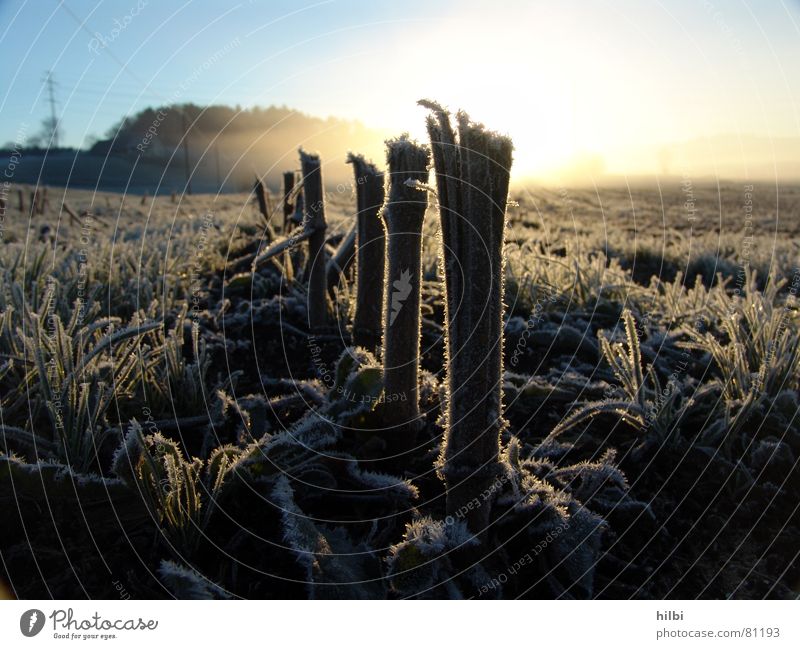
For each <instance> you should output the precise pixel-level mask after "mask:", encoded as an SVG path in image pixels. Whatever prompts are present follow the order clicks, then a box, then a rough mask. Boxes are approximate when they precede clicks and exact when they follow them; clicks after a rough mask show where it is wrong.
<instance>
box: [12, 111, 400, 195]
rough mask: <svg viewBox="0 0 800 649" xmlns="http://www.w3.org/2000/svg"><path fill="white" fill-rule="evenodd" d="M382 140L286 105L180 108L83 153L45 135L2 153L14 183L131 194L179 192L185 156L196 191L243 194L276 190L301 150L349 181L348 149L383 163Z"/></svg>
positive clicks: (146, 117) (135, 123) (328, 173)
mask: <svg viewBox="0 0 800 649" xmlns="http://www.w3.org/2000/svg"><path fill="white" fill-rule="evenodd" d="M184 135H186V136H187V137H186V147H185V149H184ZM386 135H387V134H385V133H382V132H380V131H378V130H375V129H369V128H367V127H365V126H364V125H363V124H361V123H359V122H355V121H348V120H343V119H337V118H332V117H329V118H327V119H324V118H319V117H312V116H310V115H306V114H303V113H300V112H298V111H295V110H292V109H290V108H287V107H285V106H281V107H276V106H270V107H268V108H261V107H254V108H248V109H242V108H240V107H238V106H236V107H231V106H208V107H203V106H197V105H195V104H180V105H169V106H155V107H150V108H146V109H144V110H142V111H140V112H138V113H136V114H135V115H131V116H127V117H124V118H123V119H121V120H120V121H119V122H117V123H116V124H115V125H114V126H112V127H111V128H110V129H108V131H107V132H106V133H105V135H104V137H103V138H102V139H100V140H98V141H96V142H95V143H94V144H93V145H92V146H91V147H90V149H89V150H88V151H78V150H75V149H71V148H59V149H49V150H48V149H47V148H46V146H43V142H46V141H48V140H49V137H43V136H41V135H38V136H36V137H34V138H30V139H29V141H28V142H26V143H25V145H24V146H22V147H20V146H19V145H14V144H13V143H8V144H6V145H4V146H3V149H4V150H3V151H0V155H2V156H3V157H9V156H12V155H13V156H15V158H18V160H17V166H16V175H15V181H16V182H22V183H40V182H41V183H45V184H53V185H69V186H72V187H87V188H95V187H96V188H98V189H105V190H110V191H121V190H126V191H130V192H134V193H142V192H149V193H153V192H159V193H165V192H170V191H173V190H178V191H180V190H181V189H182V188H183V186H184V185H185V178H186V166H185V160H186V158H187V157H188V168H189V173H190V175H191V186H192V188H193V190H194V191H201V192H217V191H222V192H231V191H243V190H249V188H250V187H251V186H252V183H253V179H254V177H255V176H259V177H262V178H264V179H265V180H266V181H267V183H268V184H269V185H270V186H271V187H273V188H276V189H277V188H278V187H279V186H280V178H281V173H282V172H283V171H286V170H289V169H295V168H296V167H297V164H298V162H297V160H298V158H297V149H298V147H299V146H302V147H303V148H304V149H306V150H309V151H317V152H319V153H320V155H321V156H322V160H323V175H324V179H325V182H326V183H328V184H331V183H340V182H346V181H349V180H350V178H351V177H352V170H351V169H350V168H349V166H348V165H347V164H346V156H347V153H348V151H354V152H357V153H361V154H364V155H365V156H367V157H368V158H373V159H374V160H375V161H376V162H378V163H379V164H382V163H383V156H384V153H383V151H384V144H383V143H384V139H385V138H386ZM20 154H21V155H20ZM187 154H188V155H187Z"/></svg>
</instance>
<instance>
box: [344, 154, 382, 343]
mask: <svg viewBox="0 0 800 649" xmlns="http://www.w3.org/2000/svg"><path fill="white" fill-rule="evenodd" d="M347 161H348V162H349V163H351V164H352V165H353V172H354V174H355V182H356V207H357V210H358V215H357V217H356V218H357V222H356V313H355V316H354V317H353V342H354V343H355V344H356V345H359V346H361V347H366V348H367V349H369V350H370V351H373V352H374V351H375V350H376V348H377V347H378V344H379V343H380V340H381V333H382V330H383V325H382V322H383V317H382V315H383V280H384V278H383V274H384V268H385V264H384V255H385V246H386V241H385V234H386V231H385V229H384V225H383V222H382V221H381V218H380V216H379V215H378V213H379V212H380V209H381V207H382V206H383V199H384V191H383V180H384V178H383V173H382V172H380V171H378V169H377V168H376V167H375V165H374V164H372V163H369V162H367V161H366V160H365V159H364V157H363V156H360V155H353V154H352V153H351V154H350V155H349V156H348V157H347Z"/></svg>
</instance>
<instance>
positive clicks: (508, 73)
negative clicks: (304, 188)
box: [0, 0, 800, 174]
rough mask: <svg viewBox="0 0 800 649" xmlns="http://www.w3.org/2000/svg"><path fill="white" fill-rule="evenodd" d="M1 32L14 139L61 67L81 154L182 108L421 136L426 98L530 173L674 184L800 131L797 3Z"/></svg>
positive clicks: (238, 6) (296, 5)
mask: <svg viewBox="0 0 800 649" xmlns="http://www.w3.org/2000/svg"><path fill="white" fill-rule="evenodd" d="M120 25H121V26H122V27H121V28H120ZM0 41H2V52H3V53H4V54H3V64H2V66H0V142H6V141H9V140H11V141H13V140H15V139H16V137H17V134H18V133H19V132H20V129H22V130H23V131H24V130H25V129H27V132H28V133H30V132H33V131H36V130H37V129H38V128H39V124H40V122H41V119H42V118H43V117H45V116H46V115H48V114H49V110H50V108H49V104H48V102H47V99H48V97H47V93H46V89H45V86H44V84H43V82H42V79H43V76H44V74H45V71H46V70H48V69H49V70H52V71H53V75H54V79H55V80H56V82H57V86H56V99H57V102H58V103H57V110H58V114H59V116H60V117H61V119H62V131H63V134H64V143H66V144H70V145H75V146H80V145H81V144H82V143H85V142H86V141H87V139H88V138H89V137H90V136H99V135H103V134H104V133H105V131H106V130H107V129H108V128H109V127H110V126H111V125H112V124H114V123H115V122H117V121H118V120H119V118H120V117H122V116H123V115H125V114H127V113H135V112H136V111H138V110H139V109H141V108H143V107H145V106H147V105H153V104H158V103H168V102H171V101H181V102H184V101H192V102H195V103H199V104H207V103H225V104H230V105H236V104H239V105H241V106H252V105H255V104H261V105H269V104H276V105H287V106H290V107H292V108H296V109H298V110H301V111H303V112H306V113H310V114H314V115H319V116H322V117H325V116H328V115H334V116H338V117H343V118H351V119H357V120H360V121H362V122H364V123H365V124H367V125H369V126H374V127H380V128H382V129H386V130H387V132H399V131H402V130H409V131H411V132H412V134H416V135H419V136H421V135H423V117H424V111H423V110H422V109H420V108H418V107H416V105H415V101H416V100H417V99H419V98H421V97H431V98H435V99H438V100H440V101H441V102H443V103H446V104H448V105H449V106H451V107H453V108H465V109H467V110H468V111H469V112H470V114H471V115H472V116H473V118H475V119H478V120H480V121H483V122H484V123H486V124H487V125H488V126H490V127H492V128H495V129H496V130H500V131H504V132H507V133H509V134H510V135H511V136H512V137H513V139H514V142H515V146H516V158H515V160H516V162H515V168H516V171H517V173H518V174H519V173H526V174H527V173H531V174H547V173H549V172H552V171H553V170H554V169H558V168H561V167H564V166H567V165H572V166H578V167H580V166H581V165H587V166H589V167H598V168H602V169H604V170H605V171H607V172H609V173H637V172H645V171H647V172H649V171H651V170H653V169H655V170H657V168H658V167H659V166H661V167H670V170H671V171H672V172H673V173H675V172H676V169H675V168H673V167H674V166H675V165H676V164H677V165H678V166H680V165H682V164H685V161H684V162H676V161H675V160H676V158H680V157H681V156H684V157H685V156H687V155H701V154H699V153H695V154H692V153H687V151H689V152H691V151H695V152H696V151H698V150H703V151H705V153H703V154H702V155H704V156H706V158H708V156H710V158H709V159H708V160H705V159H704V161H705V162H706V163H708V164H711V163H712V162H713V161H714V160H713V159H714V155H715V153H714V151H715V150H711V152H710V153H709V150H708V148H707V147H706V149H703V146H704V145H698V144H697V143H698V142H700V143H701V144H702V143H703V142H706V143H708V142H711V143H713V142H715V141H724V142H726V143H727V145H730V143H731V141H739V142H744V141H747V142H758V143H759V144H758V146H759V147H761V148H764V147H765V146H766V147H767V150H769V146H770V144H771V145H772V146H773V153H774V154H775V155H776V156H777V155H778V153H776V152H777V151H778V150H779V149H781V147H784V148H791V146H793V142H794V140H792V138H800V104H798V101H800V5H798V3H797V2H796V1H792V2H790V1H789V0H770V1H764V0H758V1H756V0H748V1H742V0H671V1H669V2H667V0H662V1H658V0H619V1H617V0H560V1H558V2H553V1H550V0H548V1H540V0H533V1H528V2H522V1H518V2H517V1H510V2H508V1H501V0H493V1H491V0H490V1H488V2H486V1H484V2H476V1H472V0H460V1H455V0H452V1H451V0H442V1H436V0H425V1H421V0H404V1H403V2H397V1H396V0H395V1H391V2H354V1H351V0H333V1H322V2H320V1H316V0H299V1H298V0H295V1H293V2H284V1H282V0H279V1H267V0H243V1H241V2H238V3H236V2H231V3H227V2H220V1H210V0H190V1H186V0H183V1H181V0H117V1H115V2H110V1H103V2H98V1H97V0H91V1H85V0H66V1H65V2H60V1H59V0H27V1H23V0H0ZM715 138H716V139H715ZM737 138H738V140H737ZM748 138H749V139H748ZM798 142H800V140H798ZM687 143H688V144H687ZM776 143H777V144H776ZM698 146H699V147H700V148H699V149H698ZM709 146H712V149H713V145H709ZM742 146H743V145H742ZM748 146H749V145H748ZM692 147H694V148H692ZM781 150H782V149H781ZM768 152H769V151H768ZM726 155H727V154H726ZM781 155H783V154H782V153H781ZM719 156H722V153H719ZM796 157H797V159H798V160H800V151H798V155H797V156H796Z"/></svg>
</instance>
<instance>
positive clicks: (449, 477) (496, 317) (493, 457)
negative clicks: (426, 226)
mask: <svg viewBox="0 0 800 649" xmlns="http://www.w3.org/2000/svg"><path fill="white" fill-rule="evenodd" d="M420 103H421V104H422V105H424V106H426V107H427V108H430V109H431V110H432V111H433V113H434V114H433V116H430V117H428V122H427V125H428V132H429V134H430V138H431V146H432V149H433V164H434V168H435V169H436V186H437V193H438V196H439V213H440V217H441V223H442V244H443V246H442V248H443V249H442V258H443V266H444V275H445V293H446V297H445V314H446V315H445V319H446V325H447V326H446V331H447V340H446V354H447V410H446V422H447V424H446V429H445V438H444V442H443V444H442V454H441V457H440V467H441V474H442V475H443V477H444V480H445V483H446V485H447V513H448V515H449V516H452V517H455V518H463V519H464V520H465V522H466V523H467V526H468V527H469V529H470V531H471V532H472V533H473V534H481V533H482V532H483V531H484V530H485V528H486V527H487V525H488V522H489V514H490V507H491V498H490V497H488V495H487V494H489V493H490V492H491V485H492V484H493V483H494V481H495V480H496V476H497V471H498V468H499V452H500V432H501V430H502V429H503V426H504V420H503V404H502V374H503V358H502V353H503V306H504V305H503V289H504V284H503V275H504V261H503V246H504V231H505V213H506V203H507V200H508V185H509V173H510V169H511V151H512V145H511V140H510V139H509V138H507V137H504V136H501V135H498V134H496V133H493V132H491V131H488V130H486V129H485V128H484V127H483V125H481V124H475V123H473V122H471V121H470V120H469V117H468V116H467V115H466V114H465V113H461V112H460V113H459V114H458V117H457V119H458V134H457V135H456V133H455V132H454V131H453V129H452V127H451V125H450V118H449V115H448V114H447V112H445V110H444V109H442V108H441V107H440V106H438V105H437V104H434V103H432V102H420ZM476 503H477V504H478V506H477V507H476V506H475V504H476Z"/></svg>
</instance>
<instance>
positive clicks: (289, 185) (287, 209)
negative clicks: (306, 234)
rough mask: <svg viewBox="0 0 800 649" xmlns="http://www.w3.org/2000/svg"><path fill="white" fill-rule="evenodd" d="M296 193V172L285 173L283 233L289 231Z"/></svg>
mask: <svg viewBox="0 0 800 649" xmlns="http://www.w3.org/2000/svg"><path fill="white" fill-rule="evenodd" d="M293 191H294V171H284V172H283V226H282V227H283V232H284V233H286V231H287V230H288V229H289V219H291V218H292V210H293V209H294V206H293V205H292V200H291V199H292V192H293Z"/></svg>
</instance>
